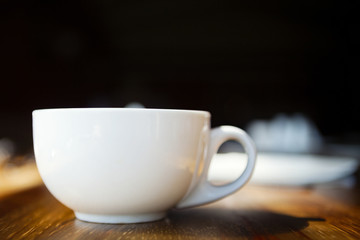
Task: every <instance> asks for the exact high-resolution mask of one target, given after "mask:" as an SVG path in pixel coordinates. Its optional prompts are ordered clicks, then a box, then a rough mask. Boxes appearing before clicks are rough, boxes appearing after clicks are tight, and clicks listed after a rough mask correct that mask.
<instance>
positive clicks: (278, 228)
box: [0, 185, 360, 239]
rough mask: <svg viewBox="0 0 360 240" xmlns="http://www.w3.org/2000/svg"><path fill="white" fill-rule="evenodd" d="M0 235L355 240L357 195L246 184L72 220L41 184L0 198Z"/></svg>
mask: <svg viewBox="0 0 360 240" xmlns="http://www.w3.org/2000/svg"><path fill="white" fill-rule="evenodd" d="M0 239H360V194H359V191H358V190H349V189H341V188H312V189H304V188H280V187H259V186H251V185H248V186H245V187H244V188H243V189H241V190H240V191H238V192H237V193H235V194H233V195H231V196H229V197H227V198H225V199H223V200H221V201H218V202H216V203H213V204H209V205H207V206H203V207H198V208H193V209H187V210H172V211H170V212H169V214H168V217H167V218H166V219H164V220H161V221H158V222H152V223H141V224H117V225H116V224H113V225H112V224H96V223H88V222H83V221H80V220H77V219H75V217H74V214H73V212H72V211H71V210H70V209H68V208H66V207H65V206H63V205H62V204H60V203H59V202H58V201H57V200H56V199H54V198H53V197H52V195H50V193H49V192H48V191H47V189H46V188H45V187H44V186H43V185H40V186H38V187H34V188H31V189H28V190H24V191H22V192H18V193H15V194H11V195H7V196H1V197H0Z"/></svg>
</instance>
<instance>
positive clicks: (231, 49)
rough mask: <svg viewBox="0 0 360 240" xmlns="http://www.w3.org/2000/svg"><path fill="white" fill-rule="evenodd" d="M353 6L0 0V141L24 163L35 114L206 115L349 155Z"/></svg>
mask: <svg viewBox="0 0 360 240" xmlns="http://www.w3.org/2000/svg"><path fill="white" fill-rule="evenodd" d="M358 5H359V3H358V2H356V1H341V2H339V1H333V0H331V1H309V0H305V1H290V2H289V1H271V2H269V1H255V2H253V1H251V2H246V1H196V2H193V1H188V2H184V1H151V2H134V1H56V0H55V1H39V0H35V1H34V0H30V1H24V0H12V1H10V0H3V1H1V3H0V29H1V37H0V68H1V71H0V90H1V94H0V139H8V141H11V142H12V143H13V145H12V148H11V149H12V150H11V151H13V152H14V153H16V154H28V153H31V152H32V134H31V131H32V130H31V112H32V110H34V109H39V108H56V107H124V106H126V105H127V104H129V103H141V104H143V105H144V106H146V107H151V108H180V109H199V110H207V111H210V112H211V113H212V114H213V117H212V124H213V126H218V125H222V124H229V125H234V126H238V127H242V128H246V127H247V126H250V124H251V123H253V121H256V120H260V121H271V120H272V122H271V124H278V125H279V126H278V127H279V128H282V127H281V126H280V125H282V124H285V125H286V124H287V123H290V125H287V126H288V127H289V128H288V130H289V129H290V130H291V129H292V130H291V131H293V133H295V131H296V130H299V129H301V127H303V130H304V131H305V132H304V131H302V130H301V131H300V132H301V134H305V135H302V137H303V140H304V139H307V137H309V136H310V135H311V134H310V132H306V131H310V130H311V131H312V132H311V133H314V131H315V132H316V135H318V136H321V138H317V139H313V138H311V141H315V142H316V144H319V145H317V146H328V145H329V144H333V145H336V146H338V148H337V150H336V151H335V150H334V151H335V152H337V151H338V150H339V149H345V150H342V151H343V153H344V154H347V153H348V152H349V151H348V148H347V146H350V145H351V146H353V147H352V149H353V153H354V154H355V155H356V154H358V153H359V151H358V149H359V144H360V126H359V122H360V117H359V109H360V108H359V102H360V101H359V97H360V95H359V94H358V88H357V87H356V86H355V84H356V80H358V79H360V78H359V71H358V66H359V59H360V58H359V52H358V49H357V48H358V45H359V40H360V39H359V33H358V32H359V31H358V27H359V26H358V23H357V21H356V20H357V19H356V18H357V15H358V11H357V9H358V8H357V7H358ZM137 106H139V105H137ZM279 113H282V114H283V115H281V116H279V115H277V114H279ZM297 113H299V114H300V115H296V114H297ZM294 114H295V115H294ZM296 116H297V117H296ZM304 116H306V119H305V118H304ZM291 120H295V121H297V124H300V125H301V126H300V125H294V124H291V122H290V121H291ZM258 123H259V122H258ZM308 123H311V124H310V125H309V124H308ZM304 124H305V125H304ZM309 126H311V127H310V128H311V129H310V128H308V127H309ZM273 127H274V126H273ZM305 128H306V129H305ZM314 129H316V130H314ZM258 133H259V132H258ZM307 133H309V134H310V135H306V134H307ZM254 134H256V133H254ZM269 136H271V137H273V135H269ZM320 139H321V140H320ZM291 141H292V140H289V141H286V142H287V143H295V142H291ZM303 143H304V141H303ZM270 144H272V143H270ZM320 144H321V145H320ZM294 146H295V147H301V146H300V145H298V146H296V144H295V145H294V144H293V145H291V146H290V145H288V146H287V150H291V149H290V148H291V147H294ZM313 146H314V145H312V144H311V145H302V147H303V150H304V149H306V148H309V147H313ZM343 146H345V148H343ZM281 147H283V148H284V147H285V146H284V145H283V146H281ZM332 149H334V148H332ZM285 150H286V149H285ZM354 154H353V155H354ZM357 157H358V155H357Z"/></svg>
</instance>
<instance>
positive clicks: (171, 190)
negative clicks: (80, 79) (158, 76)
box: [33, 108, 256, 223]
mask: <svg viewBox="0 0 360 240" xmlns="http://www.w3.org/2000/svg"><path fill="white" fill-rule="evenodd" d="M33 137H34V152H35V158H36V163H37V167H38V169H39V172H40V175H41V177H42V179H43V181H44V183H45V185H46V187H47V188H48V189H49V191H50V192H51V193H52V194H53V195H54V196H55V197H56V198H57V199H58V200H59V201H60V202H61V203H63V204H64V205H65V206H67V207H69V208H71V209H72V210H74V212H75V216H76V217H77V218H78V219H80V220H84V221H89V222H101V223H133V222H147V221H154V220H158V219H161V218H163V217H164V216H165V215H166V212H167V210H169V209H171V208H186V207H193V206H198V205H201V204H205V203H209V202H213V201H215V200H218V199H220V198H223V197H225V196H227V195H229V194H231V193H233V192H235V191H236V190H238V189H239V188H240V187H242V186H243V185H244V184H245V183H246V182H247V181H248V180H249V178H250V177H251V174H252V171H253V169H254V166H255V159H256V149H255V146H254V144H253V141H252V140H251V139H250V137H249V136H248V135H247V134H246V133H245V132H244V131H243V130H241V129H239V128H236V127H231V126H222V127H218V128H215V129H210V113H208V112H205V111H190V110H165V109H126V108H77V109H76V108H74V109H43V110H35V111H34V112H33ZM228 140H236V141H238V142H239V143H241V144H242V145H243V146H244V149H245V151H246V153H247V154H248V162H247V166H246V168H245V170H244V172H243V173H242V175H241V176H240V177H239V178H238V179H237V180H235V181H234V182H232V183H229V184H226V185H223V186H214V185H212V184H211V183H210V182H208V180H207V174H208V170H209V166H210V162H211V159H212V157H213V155H214V154H215V153H216V152H217V150H218V148H219V147H220V145H221V144H222V143H224V142H225V141H228Z"/></svg>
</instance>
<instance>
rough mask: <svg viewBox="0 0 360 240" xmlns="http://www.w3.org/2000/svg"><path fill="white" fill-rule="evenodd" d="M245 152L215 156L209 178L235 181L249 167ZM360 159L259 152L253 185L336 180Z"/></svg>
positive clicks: (355, 165) (300, 184) (347, 172)
mask: <svg viewBox="0 0 360 240" xmlns="http://www.w3.org/2000/svg"><path fill="white" fill-rule="evenodd" d="M245 164H246V155H245V154H244V153H222V154H216V156H215V157H214V159H213V161H212V163H211V166H210V170H209V176H208V179H209V180H210V181H211V182H231V181H233V180H235V179H236V178H237V177H238V176H239V175H240V173H241V172H242V171H243V169H244V168H245ZM358 166H359V161H358V160H357V159H355V158H351V157H338V156H331V157H329V156H319V155H311V154H290V153H259V154H258V158H257V163H256V167H255V170H254V173H253V176H252V178H251V180H250V183H252V184H261V185H279V186H304V185H313V184H319V183H327V182H332V181H336V180H339V179H342V178H345V177H347V176H350V175H351V174H353V173H354V172H355V171H356V170H357V168H358Z"/></svg>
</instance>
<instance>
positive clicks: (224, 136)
mask: <svg viewBox="0 0 360 240" xmlns="http://www.w3.org/2000/svg"><path fill="white" fill-rule="evenodd" d="M229 140H235V141H237V142H239V143H240V144H241V145H243V147H244V149H245V152H246V153H247V155H248V162H247V165H246V168H245V170H244V172H243V173H242V174H241V176H240V177H239V178H237V179H236V180H235V181H234V182H231V183H229V184H225V185H222V186H215V185H213V184H211V183H210V182H209V181H208V180H207V179H208V174H209V167H210V162H211V160H212V158H213V156H214V154H216V152H217V151H218V149H219V147H220V146H221V144H223V143H224V142H226V141H229ZM255 160H256V147H255V144H254V142H253V141H252V139H251V138H250V137H249V135H248V134H247V133H246V132H245V131H243V130H242V129H240V128H237V127H233V126H221V127H218V128H214V129H212V130H211V132H210V144H209V148H208V154H207V156H206V158H205V162H204V168H203V172H202V175H201V176H200V178H199V181H198V183H197V185H196V186H195V188H194V189H193V190H192V191H191V192H190V193H189V194H188V195H187V196H186V197H185V198H184V199H182V200H181V201H180V202H179V203H178V204H177V206H176V208H179V209H180V208H188V207H195V206H198V205H202V204H206V203H210V202H213V201H216V200H219V199H221V198H223V197H225V196H227V195H230V194H232V193H234V192H236V191H237V190H238V189H240V188H241V187H242V186H244V185H245V184H246V183H247V182H248V181H249V179H250V177H251V175H252V172H253V170H254V167H255Z"/></svg>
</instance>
